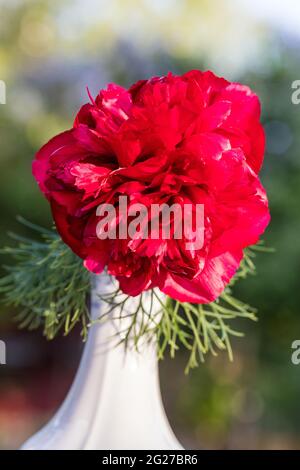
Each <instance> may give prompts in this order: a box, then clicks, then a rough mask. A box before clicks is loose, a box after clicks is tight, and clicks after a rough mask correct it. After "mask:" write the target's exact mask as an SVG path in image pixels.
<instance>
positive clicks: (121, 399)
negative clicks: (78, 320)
mask: <svg viewBox="0 0 300 470" xmlns="http://www.w3.org/2000/svg"><path fill="white" fill-rule="evenodd" d="M113 288H114V287H113V285H112V280H111V278H110V277H109V276H107V275H105V274H104V275H101V276H95V278H94V287H93V289H92V302H91V303H92V318H94V319H95V318H99V316H100V315H102V314H103V312H104V311H105V308H107V305H105V304H104V302H102V301H100V300H99V294H101V295H103V294H105V293H110V292H111V291H112V290H113ZM137 301H138V298H132V299H130V300H129V301H127V303H126V308H127V311H130V310H131V309H132V311H133V309H134V306H135V305H136V302H137ZM117 308H118V307H117ZM159 309H160V304H159V301H158V300H157V299H156V300H154V304H153V308H152V312H155V310H156V311H159ZM116 313H118V312H116V311H115V310H114V318H115V317H116V316H117V315H116ZM111 315H112V314H110V318H109V319H107V320H106V321H105V322H102V323H101V322H99V323H96V324H94V325H93V326H92V327H91V328H90V331H89V336H88V340H87V343H86V345H85V349H84V353H83V356H82V359H81V362H80V366H79V369H78V372H77V375H76V377H75V380H74V382H73V385H72V387H71V389H70V391H69V393H68V395H67V397H66V399H65V401H64V402H63V404H62V406H61V407H60V408H59V410H58V411H57V412H56V414H55V415H54V417H53V418H52V419H51V420H50V422H49V423H48V424H47V425H46V426H45V427H44V428H43V429H41V430H40V431H39V432H38V433H37V434H35V435H34V436H32V437H31V438H30V439H29V440H28V441H26V442H25V443H24V444H23V446H22V447H21V449H23V450H24V449H25V450H37V449H39V450H40V449H45V450H51V449H63V450H69V449H75V450H77V449H87V450H89V449H96V450H98V449H104V450H115V449H120V450H121V449H126V450H131V449H134V450H135V449H136V450H137V449H144V450H151V449H155V450H156V449H157V450H175V449H182V447H181V445H180V444H179V442H178V441H177V439H176V437H175V436H174V434H173V432H172V430H171V428H170V425H169V422H168V420H167V417H166V414H165V411H164V408H163V404H162V400H161V394H160V386H159V376H158V364H157V358H156V351H155V344H154V343H152V344H143V345H142V347H141V348H140V350H139V352H137V351H136V350H134V349H127V350H126V351H125V349H124V346H123V345H118V346H115V344H116V331H117V328H118V325H116V321H115V320H114V319H113V318H112V317H111ZM113 343H114V344H113Z"/></svg>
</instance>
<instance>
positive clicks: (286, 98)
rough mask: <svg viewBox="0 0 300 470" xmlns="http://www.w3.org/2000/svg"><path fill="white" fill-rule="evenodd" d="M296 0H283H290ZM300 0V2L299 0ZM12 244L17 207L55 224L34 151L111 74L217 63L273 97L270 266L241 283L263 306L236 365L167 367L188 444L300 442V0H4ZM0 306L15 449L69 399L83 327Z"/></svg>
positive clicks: (114, 77)
mask: <svg viewBox="0 0 300 470" xmlns="http://www.w3.org/2000/svg"><path fill="white" fill-rule="evenodd" d="M283 3H284V5H283ZM298 3H299V2H298ZM0 11H1V19H0V79H1V80H3V81H4V82H5V83H6V88H7V90H6V91H7V96H6V100H7V103H6V104H5V105H2V104H0V143H1V147H0V215H1V217H0V227H1V231H0V242H1V245H5V244H7V243H8V236H7V231H8V230H15V231H22V230H24V228H22V227H19V226H18V223H17V222H16V218H15V217H16V215H17V214H20V215H22V216H24V217H25V218H27V219H29V220H31V221H33V222H37V223H39V224H42V225H45V226H50V225H51V216H50V211H49V207H48V204H47V203H46V202H45V201H44V199H43V197H42V196H41V194H40V193H39V191H38V189H37V186H36V184H35V182H34V181H33V178H32V176H31V160H32V158H33V155H34V153H35V152H36V150H37V149H38V148H39V147H40V146H41V144H43V143H44V142H45V141H46V140H47V139H48V138H50V137H51V136H53V135H54V134H55V133H58V132H61V131H62V130H64V129H66V128H68V127H70V126H71V125H72V120H73V117H74V114H75V113H76V111H77V110H78V108H79V106H80V105H82V104H83V103H84V102H86V101H88V98H87V93H86V86H88V87H89V89H90V91H91V93H92V94H93V95H95V94H96V93H97V92H98V90H99V89H100V88H102V87H104V86H105V85H106V84H107V82H110V81H115V82H117V83H119V84H121V85H123V86H127V85H129V84H130V83H132V82H134V81H136V80H139V79H141V78H146V77H148V76H151V75H161V74H165V73H167V72H168V71H172V72H173V73H182V72H185V71H187V70H188V69H192V68H199V69H207V68H210V69H212V70H213V71H214V72H215V73H217V74H220V75H224V76H226V78H228V79H231V80H237V81H241V82H243V83H246V84H248V85H250V86H251V87H252V88H253V89H254V90H255V91H256V92H257V93H258V94H259V96H260V97H261V100H262V109H263V116H262V119H263V123H264V126H265V130H266V133H267V151H266V158H265V165H264V169H263V172H262V175H261V178H262V181H263V184H264V185H265V186H266V188H267V191H268V195H269V199H270V207H271V214H272V223H271V225H270V227H269V228H268V230H267V232H266V234H265V236H264V239H265V241H266V243H267V245H268V246H272V247H274V248H275V250H276V253H275V254H261V255H260V256H259V257H258V259H257V269H258V275H257V276H256V277H253V278H251V279H248V280H247V281H245V282H243V281H241V283H240V284H239V285H237V287H236V289H235V293H236V295H237V296H240V297H241V298H242V299H244V300H246V301H248V302H249V303H251V304H252V305H254V306H256V307H257V308H258V311H259V322H258V323H256V324H251V325H250V324H246V323H243V324H242V325H241V327H242V328H243V330H244V331H245V332H246V338H244V339H242V340H240V339H239V340H236V341H234V344H233V346H234V353H235V354H234V356H235V359H234V362H233V363H229V362H228V359H227V357H226V355H225V354H224V355H222V354H221V355H220V356H218V357H217V358H208V359H207V361H206V363H205V364H204V365H201V366H200V367H199V368H198V369H197V370H195V371H193V372H191V373H190V374H189V376H185V375H184V374H183V369H184V364H185V360H186V358H185V355H184V353H181V354H179V355H178V357H177V358H176V360H173V361H171V360H166V361H164V362H163V363H162V364H161V382H162V392H163V399H164V402H165V406H166V409H167V412H168V415H169V418H170V421H171V423H172V426H173V428H174V430H175V433H176V434H177V436H178V438H179V439H180V440H181V441H182V443H183V444H184V445H185V447H186V448H209V449H222V448H252V449H254V448H257V449H273V448H278V449H288V448H291V449H300V400H299V397H300V365H299V366H295V365H293V364H292V363H291V344H292V342H293V341H294V340H295V339H300V312H299V305H300V288H299V278H300V242H299V233H300V214H299V200H300V155H299V152H300V132H299V129H300V104H299V105H295V104H292V101H291V94H292V91H293V90H292V88H291V85H292V82H293V81H294V80H297V79H298V80H299V79H300V66H299V65H300V10H299V5H298V4H297V2H296V1H293V0H290V1H289V0H286V1H285V2H279V1H277V0H273V1H272V2H270V1H267V0H264V1H261V2H259V1H256V0H253V1H251V2H250V1H246V0H223V1H222V2H220V1H217V0H186V1H184V0H107V1H105V0H98V1H97V0H72V1H71V0H59V1H58V0H51V1H50V0H27V1H25V0H0ZM14 315H15V312H13V311H11V310H8V309H4V308H3V307H1V315H0V339H2V340H4V341H6V343H7V365H1V366H0V448H4V449H8V448H17V447H18V446H19V445H20V444H21V443H22V441H24V440H25V439H26V438H27V437H29V436H30V435H31V434H32V433H33V432H35V431H36V430H37V429H38V428H39V427H41V426H42V425H43V424H44V423H45V422H46V421H47V419H48V418H49V416H51V415H52V414H53V412H54V410H55V409H56V408H57V407H58V405H59V404H60V403H61V401H62V399H63V397H64V396H65V394H66V392H67V390H68V388H69V385H70V383H71V381H72V378H73V375H74V372H75V370H76V367H77V364H78V361H79V358H80V353H81V350H82V345H81V343H80V338H79V336H78V332H76V331H75V332H74V334H72V335H71V336H70V337H68V338H58V339H56V340H55V341H53V342H50V343H48V342H47V341H46V340H44V339H43V338H42V336H41V335H40V332H26V331H19V330H18V329H17V327H16V325H15V323H14V322H13V317H14Z"/></svg>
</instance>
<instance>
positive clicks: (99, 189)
mask: <svg viewBox="0 0 300 470" xmlns="http://www.w3.org/2000/svg"><path fill="white" fill-rule="evenodd" d="M259 119H260V103H259V99H258V97H257V96H256V95H255V94H254V93H253V92H252V91H251V90H250V89H249V88H248V87H247V86H243V85H240V84H238V83H230V82H228V81H227V80H225V79H223V78H218V77H216V76H215V75H214V74H213V73H212V72H204V73H203V72H200V71H197V70H195V71H191V72H188V73H186V74H184V75H182V76H174V75H172V74H168V75H167V76H166V77H161V78H151V79H150V80H143V81H140V82H138V83H136V84H135V85H133V86H132V87H131V88H129V90H126V89H124V88H122V87H120V86H117V85H115V84H111V85H109V86H108V88H107V90H101V91H100V93H99V95H98V96H97V98H96V100H95V101H93V100H92V102H91V104H85V105H84V106H82V108H81V109H80V111H79V113H78V115H77V117H76V119H75V122H74V125H73V128H72V129H70V130H68V131H66V132H63V133H62V134H60V135H58V136H56V137H54V138H53V139H52V140H50V141H49V142H48V143H47V144H46V145H44V146H43V147H42V148H41V149H40V151H39V152H38V153H37V155H36V159H35V160H34V162H33V174H34V176H35V178H36V180H37V182H38V184H39V186H40V189H41V190H42V191H43V193H44V194H45V195H46V197H47V198H48V200H49V201H50V204H51V209H52V213H53V217H54V220H55V224H56V227H57V230H58V232H59V233H60V235H61V237H62V238H63V240H64V241H65V243H67V244H68V245H69V246H70V247H71V249H72V250H73V251H74V252H75V253H76V254H77V255H78V256H80V257H81V258H82V259H83V260H84V265H85V267H86V268H87V269H89V270H90V271H92V272H94V273H101V272H102V271H103V269H104V268H105V267H107V270H108V272H109V273H110V274H112V275H113V276H115V277H116V278H117V279H118V281H119V283H120V288H121V289H122V290H123V291H124V292H125V293H127V294H129V295H133V296H135V295H138V294H139V293H141V292H142V291H144V290H146V289H150V288H154V287H158V288H159V289H160V290H161V291H162V292H164V293H166V294H168V295H169V296H171V297H173V298H174V299H178V300H180V301H183V302H185V301H189V302H197V303H207V302H211V301H213V300H215V299H216V298H217V297H218V296H219V295H220V293H221V292H222V291H223V290H224V288H225V286H226V285H227V284H228V282H229V281H230V279H231V278H232V276H233V275H234V273H235V272H236V270H237V268H238V266H239V264H240V261H241V259H242V257H243V249H244V248H245V247H246V246H248V245H251V244H254V243H256V242H257V241H258V239H259V236H260V235H261V234H262V233H263V231H264V230H265V228H266V226H267V224H268V222H269V219H270V216H269V211H268V202H267V197H266V193H265V190H264V188H263V187H262V185H261V183H260V181H259V178H258V176H257V174H258V172H259V170H260V168H261V165H262V161H263V154H264V146H265V138H264V131H263V128H262V126H261V124H260V121H259ZM119 196H125V197H126V200H127V201H128V207H130V206H131V205H132V204H135V203H142V204H144V205H145V206H146V207H150V206H151V205H152V204H161V203H165V204H168V205H172V204H173V203H178V204H180V205H181V206H182V205H184V204H187V203H188V204H192V207H195V206H196V205H197V204H204V216H205V218H204V244H203V246H202V247H201V248H199V249H192V248H189V249H188V248H187V244H186V240H185V239H184V237H183V238H182V239H175V238H174V237H173V238H171V239H164V238H163V237H161V236H159V238H158V239H152V238H151V237H148V238H146V239H142V238H140V237H138V236H136V237H135V238H133V239H132V238H129V237H127V238H126V239H120V238H117V239H105V240H101V239H99V238H98V237H97V235H96V226H97V223H98V220H99V217H97V214H96V210H97V207H98V206H99V205H100V204H103V203H110V204H113V205H114V207H115V208H116V211H117V212H116V213H117V216H116V219H115V221H114V223H115V225H118V224H119V223H120V214H119V212H118V210H119V207H118V204H119V203H118V201H119ZM148 222H149V220H146V223H148Z"/></svg>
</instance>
